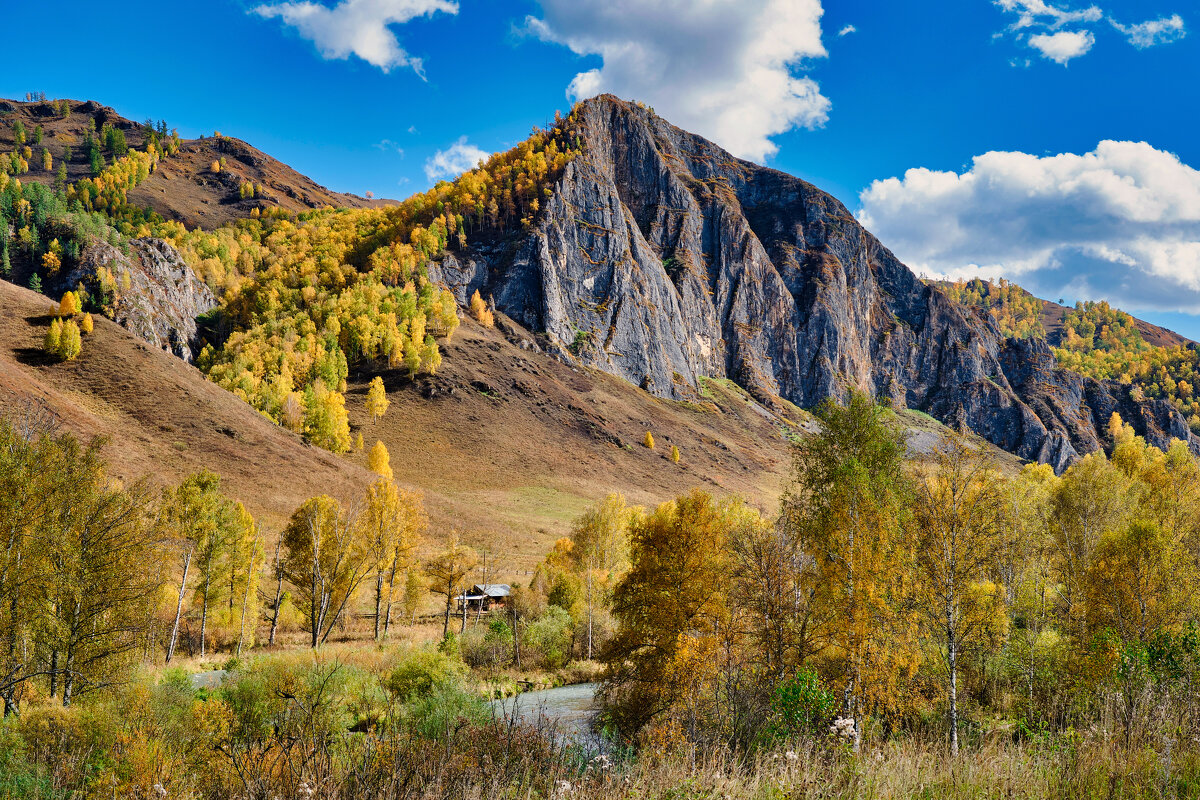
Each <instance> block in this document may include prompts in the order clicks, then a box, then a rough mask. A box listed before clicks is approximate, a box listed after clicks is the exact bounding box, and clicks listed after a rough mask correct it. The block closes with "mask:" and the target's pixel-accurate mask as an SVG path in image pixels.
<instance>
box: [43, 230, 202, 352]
mask: <svg viewBox="0 0 1200 800" xmlns="http://www.w3.org/2000/svg"><path fill="white" fill-rule="evenodd" d="M101 268H106V269H108V270H109V271H111V272H112V274H113V278H114V279H115V280H116V282H117V286H118V290H117V298H116V302H115V303H114V304H113V305H114V312H115V313H114V315H113V318H114V319H115V320H116V321H117V323H118V324H120V325H122V326H124V327H125V328H127V329H129V330H130V331H131V332H132V333H134V334H135V335H137V336H138V337H140V338H142V339H144V340H145V341H146V342H148V343H150V344H152V345H154V346H155V347H158V348H161V349H163V350H167V351H169V352H171V353H174V354H175V355H177V356H179V357H180V358H182V359H184V360H185V361H188V362H191V361H194V360H195V357H196V356H197V355H199V342H198V337H197V327H196V318H197V317H199V316H200V315H202V314H205V313H207V312H209V311H211V310H212V309H214V308H216V306H217V299H216V297H214V296H213V293H212V291H211V290H209V288H208V287H207V286H205V285H204V283H203V282H202V281H201V280H200V279H199V278H197V277H196V275H195V273H194V272H192V269H191V267H189V266H188V265H187V263H186V262H184V260H183V257H182V256H180V255H179V252H178V251H177V250H176V249H175V248H174V247H172V246H171V245H170V244H168V243H167V242H164V241H163V240H161V239H134V240H133V241H132V242H130V244H129V254H128V255H126V254H125V253H122V252H121V251H120V250H118V249H117V248H115V247H113V246H112V245H110V244H108V243H107V242H95V243H93V244H91V245H89V246H88V248H87V250H86V251H85V252H84V254H83V258H82V259H80V264H79V266H78V267H77V268H76V269H75V270H73V271H72V273H71V274H70V275H68V276H67V277H66V280H65V283H66V287H67V288H69V287H71V286H75V285H76V284H78V283H80V282H82V283H84V284H85V285H89V286H90V285H93V284H94V282H95V276H96V274H97V271H98V270H99V269H101ZM126 275H127V276H128V284H126V283H125V278H124V277H123V276H126ZM126 285H127V286H128V288H125V286H126Z"/></svg>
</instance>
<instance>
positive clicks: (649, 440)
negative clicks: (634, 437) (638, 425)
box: [642, 431, 654, 450]
mask: <svg viewBox="0 0 1200 800" xmlns="http://www.w3.org/2000/svg"><path fill="white" fill-rule="evenodd" d="M642 444H643V445H645V446H646V447H648V448H650V449H651V450H653V449H654V434H653V433H651V432H650V431H646V436H645V438H643V439H642Z"/></svg>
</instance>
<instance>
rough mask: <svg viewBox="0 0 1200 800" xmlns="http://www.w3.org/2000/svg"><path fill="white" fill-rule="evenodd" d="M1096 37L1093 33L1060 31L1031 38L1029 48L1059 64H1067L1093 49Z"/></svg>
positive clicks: (1039, 34)
mask: <svg viewBox="0 0 1200 800" xmlns="http://www.w3.org/2000/svg"><path fill="white" fill-rule="evenodd" d="M1095 43H1096V37H1095V36H1093V35H1092V32H1091V31H1058V32H1057V33H1038V34H1035V35H1033V36H1030V37H1029V46H1030V47H1032V48H1033V49H1034V50H1037V51H1038V52H1039V53H1041V54H1042V55H1043V56H1045V57H1046V58H1048V59H1050V60H1051V61H1054V62H1056V63H1058V64H1066V63H1067V62H1068V61H1070V60H1071V59H1072V58H1078V57H1079V56H1081V55H1083V54H1085V53H1086V52H1087V51H1089V50H1091V49H1092V45H1093V44H1095Z"/></svg>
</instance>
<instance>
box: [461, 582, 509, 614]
mask: <svg viewBox="0 0 1200 800" xmlns="http://www.w3.org/2000/svg"><path fill="white" fill-rule="evenodd" d="M511 593H512V587H511V586H509V585H508V584H507V583H477V584H475V585H474V586H472V587H471V588H470V589H469V590H467V591H466V592H465V593H463V594H460V595H459V596H458V598H457V600H458V609H459V611H462V610H463V606H464V605H465V606H466V610H467V611H491V610H492V609H493V608H496V609H501V608H504V607H505V604H506V603H508V596H509V595H510V594H511Z"/></svg>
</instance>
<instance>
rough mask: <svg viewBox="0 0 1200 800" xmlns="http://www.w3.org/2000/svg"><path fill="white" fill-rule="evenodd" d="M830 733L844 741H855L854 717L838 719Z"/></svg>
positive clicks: (831, 727)
mask: <svg viewBox="0 0 1200 800" xmlns="http://www.w3.org/2000/svg"><path fill="white" fill-rule="evenodd" d="M829 733H830V734H832V735H833V736H840V737H842V738H843V739H853V738H854V717H838V718H837V719H835V720H834V721H833V725H832V726H830V728H829Z"/></svg>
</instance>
